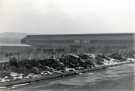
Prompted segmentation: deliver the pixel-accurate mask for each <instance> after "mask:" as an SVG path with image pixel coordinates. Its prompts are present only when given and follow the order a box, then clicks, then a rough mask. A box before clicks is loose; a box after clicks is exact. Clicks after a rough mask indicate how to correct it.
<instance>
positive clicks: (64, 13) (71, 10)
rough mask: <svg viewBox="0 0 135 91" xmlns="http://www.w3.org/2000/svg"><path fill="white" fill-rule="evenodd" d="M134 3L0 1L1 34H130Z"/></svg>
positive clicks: (109, 0)
mask: <svg viewBox="0 0 135 91" xmlns="http://www.w3.org/2000/svg"><path fill="white" fill-rule="evenodd" d="M134 3H135V1H134V0H0V33H2V32H24V33H44V34H72V33H74V34H76V33H131V32H134V29H135V17H134V15H135V5H134Z"/></svg>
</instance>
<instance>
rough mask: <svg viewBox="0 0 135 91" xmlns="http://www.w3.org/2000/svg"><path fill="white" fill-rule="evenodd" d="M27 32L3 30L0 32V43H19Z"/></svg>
mask: <svg viewBox="0 0 135 91" xmlns="http://www.w3.org/2000/svg"><path fill="white" fill-rule="evenodd" d="M26 35H27V34H26V33H18V32H4V33H0V44H20V43H21V39H23V38H24V37H25V36H26Z"/></svg>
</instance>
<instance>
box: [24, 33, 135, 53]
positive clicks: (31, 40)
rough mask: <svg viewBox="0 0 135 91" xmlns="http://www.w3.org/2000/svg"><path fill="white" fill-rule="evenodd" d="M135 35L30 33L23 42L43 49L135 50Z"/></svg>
mask: <svg viewBox="0 0 135 91" xmlns="http://www.w3.org/2000/svg"><path fill="white" fill-rule="evenodd" d="M134 35H135V34H132V33H127V34H69V35H28V36H27V37H25V38H24V39H23V40H22V43H25V44H29V45H32V46H33V47H36V48H43V49H46V50H47V49H55V50H59V49H61V50H62V49H64V50H72V51H73V50H77V51H93V52H94V51H100V50H102V51H103V50H104V51H109V50H118V49H119V50H120V49H123V50H125V49H126V50H133V49H134V42H135V40H134V38H135V37H134Z"/></svg>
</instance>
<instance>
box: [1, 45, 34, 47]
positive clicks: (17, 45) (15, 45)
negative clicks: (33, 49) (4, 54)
mask: <svg viewBox="0 0 135 91" xmlns="http://www.w3.org/2000/svg"><path fill="white" fill-rule="evenodd" d="M0 46H26V47H28V46H31V45H27V44H0Z"/></svg>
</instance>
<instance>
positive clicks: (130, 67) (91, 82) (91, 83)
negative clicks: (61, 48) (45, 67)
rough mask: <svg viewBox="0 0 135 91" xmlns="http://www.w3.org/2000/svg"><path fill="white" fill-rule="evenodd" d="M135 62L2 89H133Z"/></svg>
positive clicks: (21, 90)
mask: <svg viewBox="0 0 135 91" xmlns="http://www.w3.org/2000/svg"><path fill="white" fill-rule="evenodd" d="M134 70H135V64H126V65H121V66H118V67H111V68H108V69H106V70H101V71H98V72H90V73H84V74H80V75H78V76H73V77H66V78H62V79H55V80H48V81H40V82H34V83H31V84H27V85H24V86H23V85H22V86H14V87H12V88H8V89H7V88H6V89H1V90H2V91H7V90H9V91H11V90H17V91H18V90H20V91H33V90H34V91H135V89H134V87H135V84H134V78H135V75H134Z"/></svg>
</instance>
